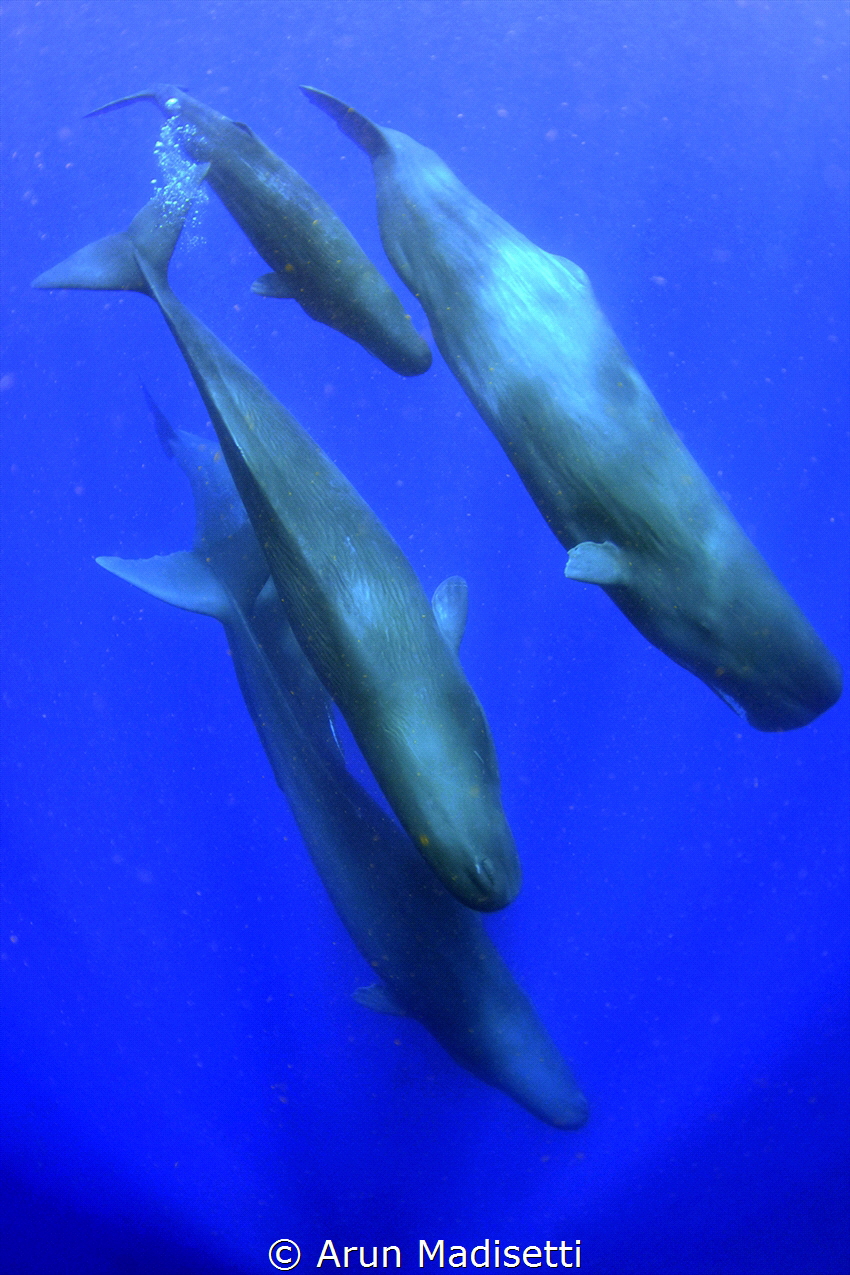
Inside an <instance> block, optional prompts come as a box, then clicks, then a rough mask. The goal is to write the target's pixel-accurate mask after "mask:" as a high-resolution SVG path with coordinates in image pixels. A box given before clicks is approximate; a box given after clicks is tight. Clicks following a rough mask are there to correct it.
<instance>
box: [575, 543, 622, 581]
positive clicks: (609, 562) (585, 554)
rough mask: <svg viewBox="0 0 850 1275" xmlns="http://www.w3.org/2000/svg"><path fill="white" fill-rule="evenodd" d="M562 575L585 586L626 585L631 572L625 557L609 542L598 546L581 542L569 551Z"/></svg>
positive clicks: (620, 550)
mask: <svg viewBox="0 0 850 1275" xmlns="http://www.w3.org/2000/svg"><path fill="white" fill-rule="evenodd" d="M564 575H565V576H566V577H567V579H568V580H583V581H584V582H585V583H586V584H602V585H609V586H610V585H617V584H620V585H622V584H628V583H629V580H630V577H631V572H630V570H629V563H628V559H627V558H626V555H625V554H624V553H623V551H622V549H619V548H618V547H617V545H615V544H612V542H611V541H610V540H604V541H603V542H602V543H601V544H598V543H597V542H596V541H594V540H583V541H582V543H581V544H580V545H576V546H575V547H574V548H573V549H571V550H570V556H569V557H568V559H567V565H566V566H565V567H564Z"/></svg>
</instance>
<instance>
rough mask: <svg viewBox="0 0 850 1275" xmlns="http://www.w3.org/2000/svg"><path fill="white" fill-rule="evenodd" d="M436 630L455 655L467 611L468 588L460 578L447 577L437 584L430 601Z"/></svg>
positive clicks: (464, 626) (461, 639) (463, 628)
mask: <svg viewBox="0 0 850 1275" xmlns="http://www.w3.org/2000/svg"><path fill="white" fill-rule="evenodd" d="M431 609H432V610H433V612H434V619H435V620H436V621H437V628H438V629H439V630H440V632H441V633H442V635H443V637H444V638H445V640H446V642H447V643H448V645H449V646H450V647H451V649H452V650H453V651H454V653H455V655H457V653H458V651H459V650H460V644H461V642H462V641H463V634H464V631H465V629H466V616H467V613H468V611H469V586H468V585H467V583H466V581H465V580H464V579H462V577H461V576H449V577H448V579H447V580H444V581H443V583H442V584H438V585H437V587H436V589H435V590H434V596H433V598H432V599H431Z"/></svg>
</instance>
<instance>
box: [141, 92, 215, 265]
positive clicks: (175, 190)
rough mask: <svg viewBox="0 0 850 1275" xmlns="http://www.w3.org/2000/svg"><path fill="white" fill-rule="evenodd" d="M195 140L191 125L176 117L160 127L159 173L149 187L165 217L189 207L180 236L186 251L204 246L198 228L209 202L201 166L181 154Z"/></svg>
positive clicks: (195, 131) (170, 100)
mask: <svg viewBox="0 0 850 1275" xmlns="http://www.w3.org/2000/svg"><path fill="white" fill-rule="evenodd" d="M172 101H176V99H175V98H173V99H169V101H168V102H166V106H170V105H171V102H172ZM196 136H197V129H196V128H195V127H194V126H193V125H192V124H186V123H182V122H181V121H180V120H179V119H178V118H177V117H175V118H173V119H170V120H166V122H165V124H163V126H162V131H161V132H160V135H159V139H158V140H157V143H156V145H155V146H154V148H153V153H154V156H155V157H156V162H157V164H158V165H159V170H160V173H161V176H160V177H159V178H154V180H153V182H152V183H151V185H152V186H153V189H154V199H155V200H156V201H157V203H158V204H160V206H161V207H162V209H163V212H164V213H165V214H166V216H168V215H170V216H179V215H181V214H182V212H183V209H184V208H185V207H186V205H187V204H188V205H189V211H188V212H187V214H186V219H185V221H184V223H183V236H182V242H183V244H184V246H185V247H187V248H197V247H198V246H199V245H200V244H202V243H203V242H204V238H203V236H202V235H201V233H200V227H201V221H202V217H203V211H204V208H205V207H206V204H207V201H208V200H209V193H208V191H207V188H206V186H205V185H204V184H203V182H202V181H199V179H198V174H199V172H200V170H201V168H202V165H201V164H194V163H193V162H192V160H191V159H187V158H186V155H185V153H184V150H183V147H184V146H186V145H187V144H188V143H189V142H191V140H192V138H193V137H196Z"/></svg>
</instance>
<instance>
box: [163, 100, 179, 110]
mask: <svg viewBox="0 0 850 1275" xmlns="http://www.w3.org/2000/svg"><path fill="white" fill-rule="evenodd" d="M165 109H166V110H167V111H179V109H180V103H179V101H178V100H177V98H176V97H170V98H169V99H168V101H167V102H166V103H165Z"/></svg>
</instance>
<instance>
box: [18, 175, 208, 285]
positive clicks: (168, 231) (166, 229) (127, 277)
mask: <svg viewBox="0 0 850 1275" xmlns="http://www.w3.org/2000/svg"><path fill="white" fill-rule="evenodd" d="M208 170H209V164H203V165H201V166H199V167H197V168H196V169H195V170H194V172H193V173H192V174H191V178H190V179H189V180H187V181H186V183H185V184H184V186H183V188H182V189H181V197H180V199H179V200H174V199H168V200H163V199H162V198H161V197H160V196H159V195H155V196H154V198H153V199H152V200H151V201H150V203H147V204H145V206H144V208H143V209H142V210H141V212H139V213H137V214H136V216H135V217H134V218H133V220H132V221H131V222H130V225H129V227H128V228H127V230H125V231H124V232H123V233H122V234H119V235H108V236H107V237H106V238H105V239H98V240H96V242H95V243H90V244H88V245H87V246H86V247H85V248H81V249H80V250H79V252H75V253H73V254H72V255H71V256H70V257H66V258H65V260H64V261H60V263H59V265H58V266H54V267H53V269H52V270H45V272H44V274H40V275H39V276H38V278H37V279H34V280H33V284H32V286H33V287H34V288H86V289H92V290H94V291H108V292H143V293H145V295H146V296H153V295H154V288H153V284H158V285H160V286H161V285H163V284H166V283H167V278H168V263H169V262H170V260H171V254H172V253H173V252H174V249H175V247H176V245H177V240H178V239H179V238H180V232H181V231H182V229H183V222H184V221H185V220H186V215H187V213H188V211H189V207H190V205H191V203H192V200H193V199H194V197H195V194H196V191H197V187H198V186H199V185H200V183H201V182H202V181H203V180H204V178H205V177H206V175H207V172H208Z"/></svg>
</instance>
